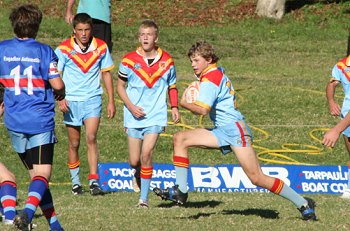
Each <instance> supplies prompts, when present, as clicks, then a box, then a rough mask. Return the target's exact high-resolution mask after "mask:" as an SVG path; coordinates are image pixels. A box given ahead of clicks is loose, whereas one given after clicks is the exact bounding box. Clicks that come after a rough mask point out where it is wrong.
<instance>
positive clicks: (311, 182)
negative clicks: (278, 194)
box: [98, 163, 348, 194]
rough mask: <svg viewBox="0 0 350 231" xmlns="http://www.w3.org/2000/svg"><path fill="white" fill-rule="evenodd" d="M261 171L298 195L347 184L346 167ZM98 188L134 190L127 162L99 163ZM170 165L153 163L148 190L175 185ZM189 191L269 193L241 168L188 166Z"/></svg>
mask: <svg viewBox="0 0 350 231" xmlns="http://www.w3.org/2000/svg"><path fill="white" fill-rule="evenodd" d="M261 168H262V171H263V172H264V173H265V174H267V175H269V176H273V177H277V178H279V179H281V180H283V181H284V182H285V183H286V184H287V185H289V186H290V187H291V188H293V189H294V190H295V191H296V192H298V193H301V194H304V193H305V194H316V193H317V194H320V193H323V194H340V193H342V192H343V191H344V188H345V187H346V185H347V182H348V174H347V172H348V167H347V166H307V165H262V166H261ZM98 170H99V175H100V180H99V181H100V182H99V183H100V185H101V187H102V189H103V190H105V191H109V192H116V191H130V192H132V191H133V188H132V178H133V174H134V172H133V169H132V168H131V167H130V165H129V164H128V163H100V164H99V166H98ZM175 177H176V173H175V170H174V166H173V165H172V164H157V163H154V164H153V176H152V182H151V187H150V190H152V189H153V188H154V187H158V188H162V189H164V188H168V187H172V186H173V185H174V184H175ZM188 189H189V191H190V192H191V191H198V192H269V190H266V189H263V188H260V187H256V186H255V185H253V184H252V183H251V181H250V180H249V178H248V177H247V175H246V174H245V173H244V171H243V169H242V168H241V167H240V165H234V164H222V165H215V166H206V165H195V164H194V165H190V168H189V174H188Z"/></svg>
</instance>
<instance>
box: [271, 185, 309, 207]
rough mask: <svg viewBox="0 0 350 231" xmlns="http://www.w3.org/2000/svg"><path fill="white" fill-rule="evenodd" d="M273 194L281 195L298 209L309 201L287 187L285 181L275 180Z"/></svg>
mask: <svg viewBox="0 0 350 231" xmlns="http://www.w3.org/2000/svg"><path fill="white" fill-rule="evenodd" d="M269 190H270V191H271V192H273V193H275V194H277V195H280V196H282V197H284V198H286V199H288V200H290V201H291V202H292V203H293V204H295V206H296V207H297V208H300V207H301V206H303V205H305V204H307V201H306V200H305V199H304V197H302V196H300V195H299V194H298V193H297V192H295V191H294V190H293V189H292V188H291V187H289V186H288V185H286V184H285V183H284V181H282V180H280V179H278V178H275V182H274V185H273V186H272V188H271V189H269Z"/></svg>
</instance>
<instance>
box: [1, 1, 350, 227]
mask: <svg viewBox="0 0 350 231" xmlns="http://www.w3.org/2000/svg"><path fill="white" fill-rule="evenodd" d="M18 2H20V3H22V2H27V1H18ZM30 2H35V3H39V4H40V6H41V8H42V9H44V10H43V11H44V13H45V15H44V20H43V23H42V26H41V29H40V32H39V34H38V38H37V39H38V40H39V41H41V42H45V43H48V44H50V45H51V46H52V47H53V48H55V47H56V46H57V45H58V44H59V43H60V42H61V41H62V40H63V39H65V38H68V37H69V36H70V34H71V31H72V30H71V27H70V26H68V25H67V24H65V22H64V20H63V13H64V5H63V4H62V3H57V2H53V1H52V2H51V1H39V0H37V1H30ZM214 2H215V1H193V4H187V3H188V2H187V1H165V2H164V1H163V2H160V1H154V2H151V1H113V4H114V5H113V8H114V9H115V10H114V20H113V29H112V30H113V41H114V51H113V58H114V60H115V64H116V66H118V64H119V62H120V60H121V57H122V56H123V55H124V54H125V53H126V52H129V51H132V50H134V49H135V48H136V46H137V39H136V32H137V28H138V24H139V22H140V21H141V20H142V19H143V18H146V17H150V18H156V19H157V21H158V22H160V28H161V29H160V41H159V45H160V46H161V47H162V48H164V49H165V50H167V51H168V52H169V53H170V54H172V56H173V57H174V60H175V64H176V68H177V73H178V79H179V83H178V86H179V91H180V93H182V92H183V90H184V88H185V87H186V84H187V83H189V82H191V81H193V73H192V70H191V66H190V64H189V61H188V58H187V56H186V54H187V50H188V49H189V47H190V46H191V45H192V44H193V43H194V42H195V41H197V40H201V39H204V40H207V41H209V42H211V43H213V44H214V46H215V47H216V50H217V53H218V54H219V56H220V57H221V60H220V65H222V66H223V67H224V68H225V71H226V73H227V75H228V76H229V77H230V78H231V80H232V81H233V84H234V86H235V89H236V93H237V97H238V106H239V109H240V110H241V111H242V112H243V114H244V115H245V117H246V120H247V122H248V123H249V124H250V125H251V127H252V128H254V129H253V134H254V136H255V140H256V142H255V145H256V146H259V147H263V148H266V149H270V150H275V149H281V148H282V146H283V145H285V144H290V143H292V144H298V145H299V146H297V148H298V149H304V148H305V145H312V146H315V147H317V148H319V149H320V153H319V154H318V155H310V154H309V153H308V152H307V151H306V152H304V153H293V152H291V153H285V155H287V156H288V157H291V158H294V159H296V160H297V161H298V162H302V163H308V164H320V165H345V164H346V161H347V160H348V158H349V156H348V153H347V152H346V150H345V147H344V144H343V141H342V140H339V142H338V144H337V146H336V147H335V148H334V149H333V150H328V149H323V147H322V145H321V144H320V143H319V141H317V140H315V139H313V138H312V137H311V136H310V135H309V133H310V132H312V131H313V130H315V129H316V131H315V133H313V134H314V135H315V136H316V137H317V138H318V139H321V137H322V135H323V131H322V130H317V129H325V128H329V127H331V126H333V125H334V124H335V123H336V122H338V120H339V119H338V118H333V117H332V116H330V115H329V113H328V109H327V103H326V98H325V94H324V92H325V86H326V84H327V81H328V79H329V77H330V75H331V69H332V67H333V65H334V64H335V63H336V62H337V61H338V60H339V59H340V58H342V57H344V56H345V54H346V46H347V36H348V33H349V32H348V27H349V26H348V25H349V12H348V9H349V6H350V3H349V2H348V1H341V3H339V4H336V3H332V4H324V3H322V2H321V3H314V2H313V3H312V4H311V3H310V4H305V5H303V6H302V7H301V8H298V9H295V10H293V11H291V12H289V13H287V14H286V15H285V17H284V18H283V19H282V20H281V21H274V20H271V19H264V18H256V17H255V16H254V14H253V13H251V12H254V9H251V8H247V6H251V5H248V4H252V2H254V1H238V0H231V1H216V3H214ZM306 2H307V1H306ZM158 3H159V4H158ZM185 3H186V4H185ZM171 4H175V5H177V7H176V8H174V9H176V11H174V12H175V13H176V14H175V13H171V12H170V13H169V12H168V11H167V10H168V8H170V10H171V9H172V8H171V7H172V6H171ZM215 4H217V5H215ZM123 5H124V6H123ZM157 6H158V7H159V8H156V7H157ZM188 6H190V7H188ZM219 6H220V7H221V8H220V7H219ZM242 6H244V7H242ZM0 7H1V9H0V27H1V31H0V40H3V39H9V38H12V36H13V33H12V30H11V27H10V23H9V22H8V19H7V18H8V14H9V9H10V8H12V7H13V1H0ZM151 7H152V8H154V9H155V10H153V11H150V10H149V9H150V8H151ZM161 7H163V8H161ZM213 7H214V8H215V7H216V8H220V9H222V10H221V11H215V12H216V13H218V14H219V13H222V15H223V17H222V18H221V19H220V18H217V19H216V18H215V17H213V16H212V15H210V14H209V13H208V12H209V11H206V9H210V8H213ZM253 7H254V6H253ZM182 8H183V9H182ZM187 8H188V9H187ZM191 8H194V9H195V11H191ZM238 8H239V10H237V9H238ZM142 9H145V10H144V11H142V12H141V10H142ZM181 9H182V11H181ZM163 10H164V12H165V13H164V14H160V12H162V11H163ZM170 10H169V11H170ZM191 12H192V13H191ZM193 12H196V13H197V14H194V13H193ZM203 12H204V13H203ZM215 12H214V13H215ZM237 12H241V13H242V14H241V16H240V15H239V14H238V13H237ZM247 12H248V13H247ZM249 12H250V13H249ZM146 13H147V14H148V16H147V14H146ZM168 13H169V14H168ZM206 14H208V20H206V18H205V15H206ZM196 15H198V17H197V16H196ZM203 15H204V16H203ZM242 15H243V16H242ZM166 17H168V18H166ZM170 17H171V18H170ZM201 17H202V18H201ZM203 17H204V18H203ZM191 18H192V19H196V20H195V21H193V20H192V21H191V20H190V19H191ZM214 18H215V20H216V21H215V20H214ZM167 20H168V21H169V23H167ZM115 51H116V52H115ZM116 72H117V68H116V70H115V71H114V78H115V79H116V78H117V73H116ZM116 99H118V97H117V96H116ZM104 100H106V99H104ZM337 100H338V102H339V103H341V100H342V94H341V89H340V88H339V89H338V94H337ZM122 110H123V108H122V104H121V103H120V101H118V102H117V115H116V118H115V119H113V120H108V119H107V118H106V116H105V115H106V113H105V111H104V115H103V118H102V121H101V127H100V130H99V134H98V143H99V149H100V161H101V162H126V161H127V160H128V157H127V155H128V154H127V153H128V147H127V142H126V136H125V134H124V132H123V121H122V120H123V117H122V114H123V113H122ZM182 117H183V121H184V123H185V124H187V125H191V126H193V127H198V126H202V125H203V126H211V124H210V121H209V120H208V118H204V120H203V123H199V118H198V117H196V116H193V115H191V114H189V113H185V112H183V113H182ZM56 121H57V129H56V133H57V136H58V139H59V143H58V144H57V145H56V147H55V160H54V161H55V162H54V170H53V175H52V182H53V184H52V185H51V188H52V192H53V194H54V200H55V203H56V209H57V213H58V218H59V219H60V221H61V222H62V224H63V225H64V227H65V229H66V230H179V229H184V230H226V229H227V230H229V229H237V230H248V229H249V230H297V229H298V230H306V229H308V230H348V229H349V228H350V222H349V219H348V217H347V216H348V215H347V214H349V212H350V209H349V206H347V203H346V202H344V201H342V200H341V199H339V198H338V197H337V196H331V195H315V196H312V197H313V198H314V199H315V200H316V201H317V203H318V207H317V212H318V216H319V219H320V221H319V222H303V221H301V220H300V219H299V213H298V211H297V210H296V209H294V207H293V205H292V204H291V203H289V202H286V201H285V200H283V199H282V198H280V197H276V196H272V195H271V194H242V193H222V194H221V193H220V194H219V193H190V199H189V201H190V203H189V205H188V206H187V207H185V208H170V206H169V203H166V202H161V201H160V200H159V199H158V198H155V196H153V195H150V209H149V210H148V211H144V210H137V209H136V208H135V205H136V203H137V200H138V194H136V193H124V192H122V193H113V194H109V195H106V196H104V197H98V198H95V197H91V196H90V195H88V194H86V195H84V196H82V197H73V196H71V194H70V183H69V182H70V178H69V173H68V167H67V135H66V130H65V127H64V125H63V124H62V115H61V113H60V112H57V118H56ZM255 128H256V129H255ZM179 129H184V128H182V127H175V126H169V127H168V128H167V133H168V134H173V133H174V132H176V131H178V130H179ZM84 135H85V134H84V133H83V134H82V137H83V139H82V141H81V145H80V154H81V169H82V172H81V178H82V179H83V180H84V182H86V181H85V177H86V175H87V173H88V167H87V166H88V165H87V160H86V152H87V150H86V145H85V140H84ZM0 141H1V145H0V146H1V149H0V150H1V155H0V156H1V157H0V160H1V161H2V162H4V163H6V164H7V165H8V166H9V168H10V169H11V170H12V171H13V172H15V173H16V176H17V180H18V189H19V198H20V201H19V208H22V207H23V205H24V202H25V201H24V198H25V193H26V190H27V186H28V185H27V181H28V176H27V173H26V172H25V171H24V168H23V166H22V165H21V162H20V160H19V159H18V157H17V156H16V154H15V153H14V152H13V150H12V148H11V145H10V140H9V138H8V136H7V133H6V129H5V127H4V126H3V124H1V126H0ZM256 150H257V152H259V151H260V149H259V148H258V147H257V149H256ZM264 157H265V158H266V156H264ZM190 158H191V163H193V164H209V165H214V164H220V163H237V161H236V159H235V158H234V157H233V155H226V156H222V155H221V154H220V152H219V151H216V150H206V149H191V150H190ZM268 158H270V159H271V160H272V161H274V160H278V159H277V158H276V157H274V156H268ZM153 159H154V161H155V162H165V163H171V162H172V140H171V138H170V137H167V136H164V137H161V138H160V139H159V141H158V144H157V148H156V150H155V153H154V158H153ZM261 163H262V164H266V162H261ZM85 187H86V185H85ZM333 211H337V212H336V215H333V216H332V215H330V213H332V212H333ZM40 214H41V213H40V212H38V214H37V215H38V216H39V217H37V218H36V219H35V220H34V222H35V223H37V224H38V225H39V227H38V228H37V229H36V230H38V231H40V230H47V226H46V222H45V219H44V218H43V217H41V216H40ZM3 228H4V227H3V226H0V229H1V230H3Z"/></svg>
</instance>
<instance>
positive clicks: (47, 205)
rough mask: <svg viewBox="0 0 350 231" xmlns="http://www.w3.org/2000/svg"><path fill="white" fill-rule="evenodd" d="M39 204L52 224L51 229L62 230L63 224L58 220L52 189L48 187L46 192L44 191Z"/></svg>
mask: <svg viewBox="0 0 350 231" xmlns="http://www.w3.org/2000/svg"><path fill="white" fill-rule="evenodd" d="M39 206H40V208H41V210H42V211H43V214H44V215H45V217H46V220H47V222H48V223H49V225H50V229H51V230H62V226H61V224H60V223H59V222H58V220H57V216H56V213H55V208H54V206H53V200H52V195H51V191H50V189H49V188H48V189H47V190H46V192H45V193H44V195H43V197H42V199H41V201H40V203H39Z"/></svg>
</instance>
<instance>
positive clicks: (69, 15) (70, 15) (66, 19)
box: [64, 14, 74, 24]
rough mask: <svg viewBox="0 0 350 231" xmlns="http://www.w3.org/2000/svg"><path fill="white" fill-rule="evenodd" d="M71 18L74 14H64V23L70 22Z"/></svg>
mask: <svg viewBox="0 0 350 231" xmlns="http://www.w3.org/2000/svg"><path fill="white" fill-rule="evenodd" d="M73 18H74V16H73V15H72V14H66V16H65V17H64V20H65V21H66V23H68V24H72V22H73Z"/></svg>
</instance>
